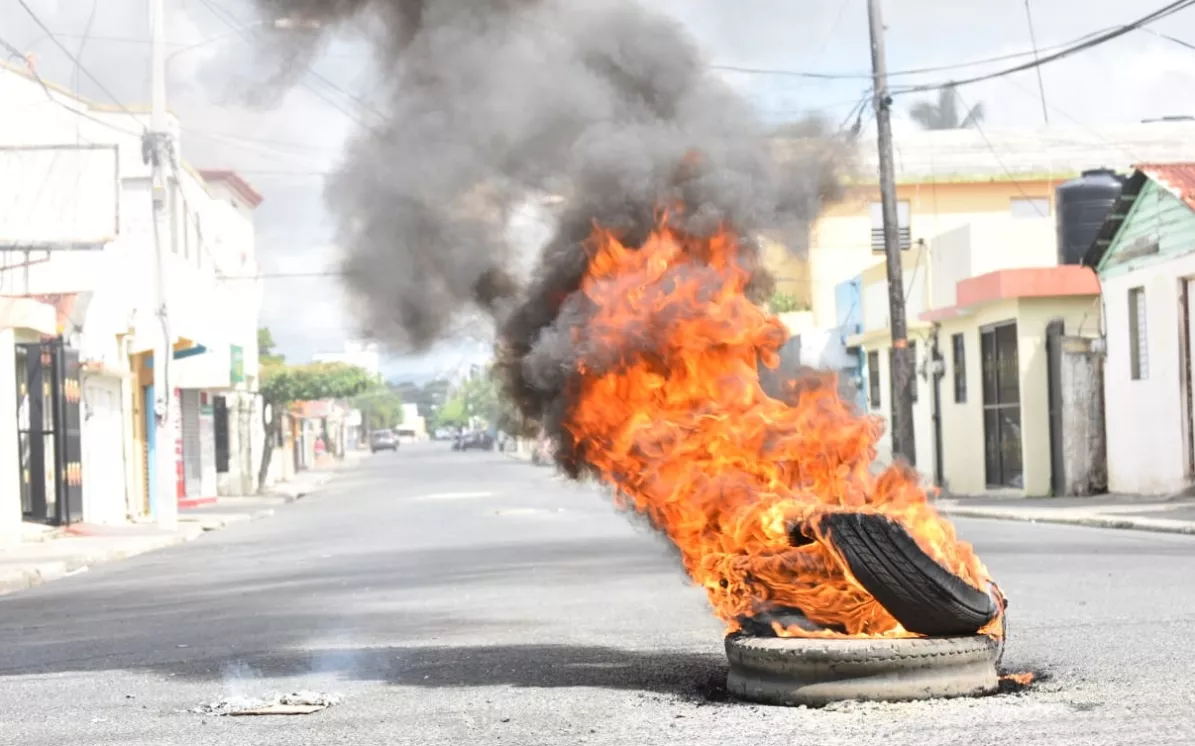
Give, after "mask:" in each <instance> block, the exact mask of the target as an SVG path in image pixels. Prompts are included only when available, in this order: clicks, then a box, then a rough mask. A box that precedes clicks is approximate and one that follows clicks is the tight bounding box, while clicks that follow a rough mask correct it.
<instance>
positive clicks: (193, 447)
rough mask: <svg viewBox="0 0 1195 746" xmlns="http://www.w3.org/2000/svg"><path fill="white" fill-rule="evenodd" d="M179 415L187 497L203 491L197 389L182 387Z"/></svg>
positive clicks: (198, 494) (196, 495)
mask: <svg viewBox="0 0 1195 746" xmlns="http://www.w3.org/2000/svg"><path fill="white" fill-rule="evenodd" d="M179 416H180V417H181V418H182V429H183V478H184V489H185V491H186V495H187V497H199V496H200V493H202V492H203V453H202V446H201V445H200V437H199V391H197V390H194V389H183V391H182V393H181V406H180V407H179Z"/></svg>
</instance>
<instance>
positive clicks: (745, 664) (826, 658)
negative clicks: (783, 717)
mask: <svg viewBox="0 0 1195 746" xmlns="http://www.w3.org/2000/svg"><path fill="white" fill-rule="evenodd" d="M1001 648H1002V644H1001V643H1000V642H999V641H997V640H995V639H993V638H991V637H988V636H986V635H977V636H973V637H942V638H896V639H875V638H872V639H845V640H844V639H819V638H793V637H788V638H782V637H755V636H752V635H745V634H732V635H730V636H728V637H727V638H726V657H727V658H728V659H729V660H730V673H729V674H728V676H727V682H726V685H727V689H728V690H729V691H730V693H731V694H733V695H734V696H736V697H739V698H741V699H745V700H748V701H751V702H759V703H761V704H770V705H787V706H799V705H807V706H813V707H816V706H821V705H825V704H828V703H830V702H836V701H842V700H863V701H891V702H900V701H909V700H917V699H931V698H938V697H967V696H976V695H981V694H991V693H993V692H995V691H996V690H997V688H998V687H999V676H998V674H997V671H996V662H997V660H998V659H999V657H1000V653H1001Z"/></svg>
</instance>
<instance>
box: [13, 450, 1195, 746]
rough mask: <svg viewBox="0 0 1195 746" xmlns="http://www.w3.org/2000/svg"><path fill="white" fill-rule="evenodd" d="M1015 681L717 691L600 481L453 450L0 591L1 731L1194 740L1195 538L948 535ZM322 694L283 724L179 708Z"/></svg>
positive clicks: (205, 739)
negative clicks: (1000, 633) (980, 569)
mask: <svg viewBox="0 0 1195 746" xmlns="http://www.w3.org/2000/svg"><path fill="white" fill-rule="evenodd" d="M957 525H958V527H959V530H960V532H961V534H962V535H963V537H964V538H966V539H968V540H970V541H972V542H973V543H974V544H976V546H977V548H978V550H979V552H980V554H981V556H982V557H983V558H984V560H985V561H986V562H987V564H988V566H989V568H990V569H991V570H992V573H993V575H994V576H995V577H996V578H997V579H998V580H999V581H1000V582H1001V584H1002V585H1003V587H1004V589H1005V590H1006V591H1007V593H1008V595H1009V597H1010V605H1009V614H1010V626H1011V633H1010V641H1009V645H1008V650H1007V654H1006V656H1005V664H1006V667H1007V668H1009V669H1010V670H1013V671H1023V670H1034V671H1037V672H1040V673H1043V674H1045V680H1044V681H1042V682H1041V683H1039V684H1038V685H1037V686H1036V687H1035V688H1034V689H1032V690H1030V691H1029V692H1028V693H1023V694H1018V695H1002V696H994V697H988V698H984V699H971V700H955V701H940V702H924V703H916V704H903V705H889V704H869V705H844V706H836V707H830V708H828V709H825V710H805V709H783V708H767V707H758V706H754V705H743V704H736V703H733V702H726V701H725V697H724V696H722V695H721V694H720V687H721V682H722V679H723V677H724V666H725V659H724V656H723V654H722V649H721V626H720V624H719V623H718V622H717V621H716V620H715V619H714V618H713V617H712V616H711V615H710V613H709V612H708V610H707V609H706V604H705V599H704V597H703V594H702V592H701V591H700V590H699V589H696V588H693V587H690V586H689V585H688V584H687V583H686V581H685V578H684V575H683V573H682V572H681V570H680V568H679V566H678V565H677V564H676V563H675V562H674V561H673V559H672V558H671V556H670V550H669V548H668V547H667V546H666V544H665V543H664V542H663V541H661V540H659V539H658V538H657V537H655V536H653V535H652V533H651V532H650V530H649V529H647V528H646V527H645V526H642V525H640V524H639V523H637V522H634V521H628V520H627V519H626V518H625V517H623V516H620V515H618V514H616V513H615V512H614V511H613V510H612V509H611V507H610V506H609V504H608V502H607V500H606V499H605V498H604V497H602V496H601V495H600V494H599V493H598V492H597V490H595V489H594V488H593V487H589V486H582V485H575V484H569V483H566V482H563V481H561V480H560V479H559V478H557V477H556V476H554V474H553V472H552V471H551V470H550V469H547V468H536V467H533V466H531V465H529V464H526V463H524V462H521V461H516V460H514V459H511V458H508V457H506V456H504V455H502V454H499V453H479V452H466V453H454V452H451V451H450V450H449V446H448V445H447V444H444V443H432V444H418V445H409V446H407V445H404V446H403V447H402V448H400V450H399V451H398V452H397V453H379V454H377V455H375V456H374V457H372V458H371V459H367V460H366V461H364V462H363V464H362V465H361V466H359V467H357V468H356V469H355V470H352V471H348V472H346V473H345V474H343V475H342V476H340V477H339V478H338V479H337V480H336V481H334V482H332V483H331V484H330V485H329V486H328V487H327V488H326V489H325V490H323V491H321V492H318V493H316V494H314V495H312V496H310V497H308V498H306V499H304V500H301V501H299V502H297V503H294V504H292V505H288V506H285V507H283V508H281V509H279V510H278V511H277V514H276V515H274V516H272V517H270V518H268V519H265V520H259V521H255V522H252V523H245V524H241V525H237V526H232V527H229V528H228V529H225V530H223V531H220V532H218V533H214V534H209V535H206V536H203V537H201V538H200V539H198V540H196V541H194V542H191V543H189V544H186V545H180V546H177V547H172V548H170V549H165V550H162V551H159V552H154V553H150V554H146V555H142V556H139V557H136V558H133V559H130V560H127V561H123V562H115V563H111V564H107V565H104V566H100V567H98V568H94V569H92V570H91V571H90V572H86V573H82V574H79V575H76V576H73V577H69V578H65V579H63V580H60V581H56V582H53V583H49V584H46V585H43V586H40V587H37V588H34V589H31V590H29V591H25V592H21V593H17V594H13V595H10V596H7V597H4V598H3V599H0V646H2V647H0V649H2V650H3V651H4V653H3V656H2V657H0V733H3V735H4V737H3V739H2V740H3V742H5V743H20V744H23V746H51V745H52V746H62V745H63V744H105V743H112V744H116V743H119V744H130V745H132V744H144V745H145V746H150V745H151V744H152V745H153V746H166V745H168V744H189V745H192V744H193V745H198V744H217V743H219V744H229V743H246V744H249V743H252V744H406V743H412V744H462V743H478V744H491V743H510V744H576V743H593V744H650V743H669V744H672V743H675V744H686V746H688V745H693V744H710V745H711V746H714V745H717V746H729V745H730V744H753V745H757V746H764V745H765V744H777V745H779V744H785V745H786V746H787V745H790V744H797V743H804V744H811V745H813V744H817V745H818V746H825V745H830V744H852V745H853V746H861V745H862V744H873V743H874V744H881V743H882V744H889V745H890V744H906V743H908V744H912V743H916V744H919V745H922V746H924V745H928V744H943V745H945V744H950V745H951V746H953V745H955V744H961V743H968V744H984V745H986V744H1018V746H1024V745H1025V744H1084V745H1088V744H1129V743H1132V744H1135V745H1140V746H1145V745H1148V744H1162V743H1166V744H1170V743H1173V744H1180V743H1182V744H1187V743H1190V741H1191V738H1192V734H1193V733H1195V690H1193V689H1192V687H1191V685H1190V682H1191V681H1192V680H1195V642H1193V638H1192V635H1191V632H1192V629H1193V622H1195V584H1193V583H1191V580H1190V579H1191V578H1192V577H1195V539H1192V538H1190V537H1183V536H1177V535H1165V534H1153V533H1144V532H1134V531H1113V530H1106V529H1092V528H1082V527H1072V526H1056V525H1036V524H1030V523H1010V522H1001V521H984V520H961V521H958V524H957ZM296 690H317V691H324V692H335V693H338V694H340V695H342V697H343V701H342V703H340V704H339V705H336V706H333V707H331V708H329V709H327V710H324V711H322V712H317V713H315V714H311V715H306V716H294V717H244V718H225V717H215V716H211V715H200V714H195V713H192V712H189V710H190V709H191V708H194V707H196V706H198V705H201V704H203V703H205V702H211V701H213V700H217V699H219V698H221V697H225V696H229V695H232V694H241V695H265V694H268V693H270V692H273V691H279V692H286V691H296Z"/></svg>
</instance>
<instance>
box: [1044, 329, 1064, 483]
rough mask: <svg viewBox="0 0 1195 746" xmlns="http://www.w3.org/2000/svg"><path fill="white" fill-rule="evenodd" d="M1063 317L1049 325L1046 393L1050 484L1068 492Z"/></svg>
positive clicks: (1047, 330) (1047, 333)
mask: <svg viewBox="0 0 1195 746" xmlns="http://www.w3.org/2000/svg"><path fill="white" fill-rule="evenodd" d="M1065 331H1066V328H1065V326H1064V325H1063V321H1062V319H1054V320H1053V321H1051V322H1050V323H1049V324H1047V325H1046V397H1047V403H1048V404H1047V405H1048V406H1049V409H1050V488H1051V491H1052V492H1053V494H1054V496H1055V497H1058V496H1059V495H1064V494H1066V461H1065V460H1064V459H1063V457H1062V454H1063V449H1062V335H1063V333H1064V332H1065Z"/></svg>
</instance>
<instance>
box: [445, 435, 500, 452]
mask: <svg viewBox="0 0 1195 746" xmlns="http://www.w3.org/2000/svg"><path fill="white" fill-rule="evenodd" d="M452 450H454V451H492V450H494V439H493V437H491V436H490V434H489V433H487V432H485V431H484V430H481V431H478V432H473V433H462V434H461V435H460V436H459V437H457V439H456V440H454V441H453V442H452Z"/></svg>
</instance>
